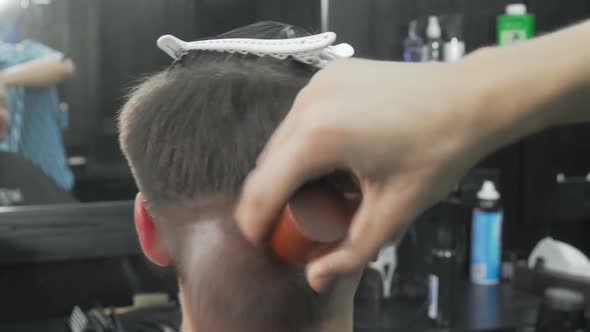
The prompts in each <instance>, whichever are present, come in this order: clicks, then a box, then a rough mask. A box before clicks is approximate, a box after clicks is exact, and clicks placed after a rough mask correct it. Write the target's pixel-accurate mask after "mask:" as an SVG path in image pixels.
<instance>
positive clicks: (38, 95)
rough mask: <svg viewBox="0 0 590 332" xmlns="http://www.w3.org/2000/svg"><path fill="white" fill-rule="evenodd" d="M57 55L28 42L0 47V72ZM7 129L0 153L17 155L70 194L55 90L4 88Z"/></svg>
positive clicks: (61, 120)
mask: <svg viewBox="0 0 590 332" xmlns="http://www.w3.org/2000/svg"><path fill="white" fill-rule="evenodd" d="M49 56H61V53H59V52H57V51H55V50H52V49H51V48H49V47H47V46H45V45H43V44H41V43H38V42H35V41H32V40H25V41H23V42H21V43H18V44H7V43H0V70H1V69H5V68H8V67H11V66H14V65H17V64H21V63H24V62H27V61H30V60H35V59H40V58H44V57H49ZM7 95H8V110H9V113H10V126H9V130H8V133H7V135H6V137H5V139H4V140H1V141H0V151H6V152H13V153H18V154H20V155H22V156H24V157H26V158H27V159H29V160H31V161H32V162H33V163H34V164H35V165H36V166H37V167H39V168H41V169H42V170H43V172H45V174H47V175H48V176H49V177H51V178H52V179H53V180H54V181H55V182H56V183H57V184H58V185H59V186H60V187H62V188H64V189H66V190H70V189H71V188H72V186H73V184H74V177H73V175H72V171H71V170H70V168H69V167H68V165H67V160H66V152H65V149H64V145H63V139H62V129H63V128H64V127H65V126H66V124H65V123H64V119H65V118H66V117H64V116H62V114H61V110H60V108H59V98H58V95H57V90H56V88H55V87H48V88H23V87H9V88H7Z"/></svg>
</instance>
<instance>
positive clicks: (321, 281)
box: [306, 244, 366, 293]
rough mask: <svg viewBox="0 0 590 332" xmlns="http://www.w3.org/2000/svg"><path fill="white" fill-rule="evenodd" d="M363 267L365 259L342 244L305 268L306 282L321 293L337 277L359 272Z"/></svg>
mask: <svg viewBox="0 0 590 332" xmlns="http://www.w3.org/2000/svg"><path fill="white" fill-rule="evenodd" d="M365 265H366V262H365V258H364V257H362V256H360V255H358V253H357V252H356V251H355V250H354V249H353V248H352V247H350V246H348V245H346V244H344V245H341V246H340V247H337V248H336V249H335V250H334V251H332V252H331V253H329V254H326V255H324V256H321V257H319V258H317V259H315V260H313V261H312V262H311V263H309V265H308V266H307V268H306V276H307V282H308V283H309V286H310V287H311V288H312V289H314V290H315V291H316V292H320V293H321V292H323V291H325V290H326V289H328V288H329V286H330V285H331V283H332V281H333V280H334V278H336V277H337V276H341V275H349V274H352V273H355V272H358V271H361V270H362V269H363V268H364V267H365Z"/></svg>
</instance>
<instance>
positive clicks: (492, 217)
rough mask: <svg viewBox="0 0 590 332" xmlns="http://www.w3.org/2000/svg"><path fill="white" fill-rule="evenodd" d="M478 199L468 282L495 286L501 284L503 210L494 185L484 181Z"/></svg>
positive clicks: (473, 219)
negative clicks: (469, 280)
mask: <svg viewBox="0 0 590 332" xmlns="http://www.w3.org/2000/svg"><path fill="white" fill-rule="evenodd" d="M477 199H478V202H477V206H476V207H475V209H474V211H473V216H472V228H471V281H472V282H473V283H475V284H480V285H495V284H497V283H498V282H499V281H500V264H501V245H502V237H501V234H502V209H501V207H500V193H499V192H498V191H497V190H496V186H495V185H494V182H492V181H488V180H486V181H484V183H483V185H482V187H481V189H480V190H479V192H478V193H477Z"/></svg>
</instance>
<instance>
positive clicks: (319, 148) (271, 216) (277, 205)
mask: <svg viewBox="0 0 590 332" xmlns="http://www.w3.org/2000/svg"><path fill="white" fill-rule="evenodd" d="M313 136H314V135H310V136H304V137H300V138H295V139H292V140H290V141H288V142H286V143H285V144H283V145H281V146H280V147H276V148H274V149H273V150H272V151H271V153H270V154H269V155H268V157H267V158H266V159H265V160H264V161H262V162H261V163H260V164H259V165H258V166H257V167H256V169H255V170H254V171H253V172H252V173H251V174H250V175H249V176H248V178H247V180H246V182H245V185H244V188H243V190H242V195H241V198H240V202H239V203H238V206H237V209H236V214H235V217H236V219H237V221H238V225H239V227H240V229H241V230H242V232H243V234H244V236H246V238H247V239H248V240H250V241H251V242H253V243H259V242H260V241H262V240H263V239H264V237H265V235H267V233H268V231H269V230H270V228H271V227H272V224H273V223H274V222H275V221H276V220H275V219H276V216H277V215H278V213H279V212H280V209H281V208H282V207H283V205H284V204H285V202H286V201H287V200H288V197H289V196H290V195H291V194H292V193H293V192H294V191H295V190H296V189H297V188H298V187H300V186H301V185H302V184H303V183H304V182H305V181H307V180H309V179H310V178H313V177H317V176H319V175H322V174H325V173H327V172H329V171H330V170H331V169H334V168H336V167H337V164H335V163H333V160H331V159H330V158H329V156H330V155H331V153H330V151H331V150H332V149H333V147H332V148H331V145H332V143H331V142H329V141H326V140H324V141H321V142H318V141H316V140H314V139H313Z"/></svg>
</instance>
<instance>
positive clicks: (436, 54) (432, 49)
mask: <svg viewBox="0 0 590 332" xmlns="http://www.w3.org/2000/svg"><path fill="white" fill-rule="evenodd" d="M441 36H442V31H441V28H440V23H439V22H438V17H436V16H430V17H428V26H427V27H426V44H425V45H424V57H423V60H424V61H441V60H442V48H443V40H442V39H441Z"/></svg>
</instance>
